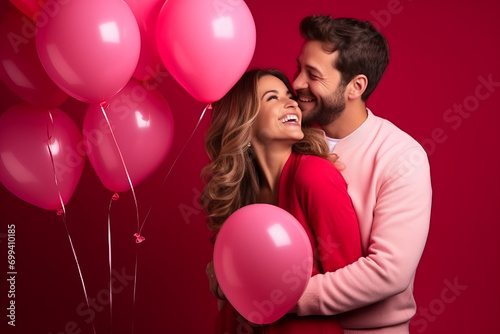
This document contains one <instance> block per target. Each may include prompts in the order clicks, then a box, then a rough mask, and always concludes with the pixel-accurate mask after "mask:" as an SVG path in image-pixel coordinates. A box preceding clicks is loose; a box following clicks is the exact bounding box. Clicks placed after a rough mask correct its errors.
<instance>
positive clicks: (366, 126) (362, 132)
mask: <svg viewBox="0 0 500 334" xmlns="http://www.w3.org/2000/svg"><path fill="white" fill-rule="evenodd" d="M366 111H367V113H368V117H367V118H366V119H365V121H364V122H363V123H362V124H361V125H360V126H359V127H358V128H357V129H356V130H354V131H353V132H352V133H351V134H349V135H348V136H346V137H344V138H342V139H341V140H340V141H339V142H338V143H337V145H335V148H334V149H333V152H337V151H340V150H343V149H345V148H347V147H349V146H351V145H355V144H357V143H360V142H362V141H363V140H364V138H365V137H366V135H367V134H368V132H369V131H370V129H371V128H372V126H373V124H374V123H375V121H376V116H375V115H373V113H372V112H371V110H370V109H368V108H366Z"/></svg>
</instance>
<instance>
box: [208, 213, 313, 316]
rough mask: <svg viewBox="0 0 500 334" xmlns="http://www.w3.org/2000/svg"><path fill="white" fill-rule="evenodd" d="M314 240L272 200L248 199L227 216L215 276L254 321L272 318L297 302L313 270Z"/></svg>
mask: <svg viewBox="0 0 500 334" xmlns="http://www.w3.org/2000/svg"><path fill="white" fill-rule="evenodd" d="M312 256H313V255H312V246H311V243H310V241H309V238H308V237H307V234H306V232H305V231H304V228H303V227H302V225H301V224H300V223H299V222H298V221H297V219H295V217H293V216H292V215H291V214H290V213H288V212H287V211H285V210H283V209H281V208H279V207H277V206H274V205H269V204H252V205H247V206H245V207H243V208H241V209H239V210H237V211H236V212H234V213H233V214H232V215H231V216H230V217H229V218H228V219H227V220H226V222H224V225H223V226H222V228H221V230H220V232H219V235H218V236H217V240H216V243H215V249H214V269H215V274H216V275H217V280H218V281H219V284H220V286H221V288H222V291H223V292H224V294H225V295H226V297H227V299H228V300H229V302H230V303H231V304H232V305H233V306H234V308H235V309H236V310H237V311H238V312H239V313H240V314H241V315H242V316H243V317H245V319H247V320H248V321H250V322H253V323H256V324H268V323H271V322H274V321H276V320H278V319H279V318H281V317H282V316H283V315H285V314H286V313H287V312H288V311H290V309H291V308H292V307H293V306H294V305H295V304H296V303H297V301H298V300H299V299H300V296H301V295H302V293H303V292H304V290H305V288H306V286H307V283H308V282H309V279H310V277H311V273H312V263H313V258H312Z"/></svg>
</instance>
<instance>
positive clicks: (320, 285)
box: [297, 147, 432, 315]
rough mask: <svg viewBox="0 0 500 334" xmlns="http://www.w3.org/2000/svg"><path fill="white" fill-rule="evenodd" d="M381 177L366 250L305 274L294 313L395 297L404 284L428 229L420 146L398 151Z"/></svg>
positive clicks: (328, 311)
mask: <svg viewBox="0 0 500 334" xmlns="http://www.w3.org/2000/svg"><path fill="white" fill-rule="evenodd" d="M394 161H397V163H394V164H393V167H392V168H391V169H389V170H388V171H387V173H386V174H385V177H384V178H383V179H382V182H383V183H382V184H381V186H380V189H379V192H378V196H377V204H376V206H375V209H374V212H373V214H374V219H373V226H372V233H371V237H370V246H369V249H368V254H367V255H366V256H365V257H361V258H360V259H358V260H357V261H356V262H354V263H352V264H350V265H348V266H346V267H344V268H342V269H339V270H336V271H334V272H328V273H325V274H319V275H316V276H314V277H311V279H310V281H309V284H308V286H307V288H306V291H305V292H304V294H303V295H302V297H301V299H300V300H299V302H298V304H297V313H298V314H299V315H334V314H338V313H343V312H347V311H350V310H353V309H357V308H360V307H363V306H366V305H369V304H373V303H375V302H378V301H381V300H383V299H386V298H388V297H390V296H393V295H396V294H398V293H400V292H402V291H404V290H406V289H407V288H408V286H409V285H410V284H411V280H412V278H413V276H414V274H415V271H416V268H417V265H418V263H419V261H420V257H421V256H422V252H423V249H424V246H425V242H426V239H427V234H428V230H429V220H430V210H431V193H432V190H431V183H430V170H429V164H428V161H427V155H426V154H425V151H424V150H423V149H422V148H421V147H418V148H412V149H408V150H407V151H405V152H403V153H402V154H401V155H400V157H399V159H395V160H394Z"/></svg>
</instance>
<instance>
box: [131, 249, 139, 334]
mask: <svg viewBox="0 0 500 334" xmlns="http://www.w3.org/2000/svg"><path fill="white" fill-rule="evenodd" d="M137 258H138V254H137V248H136V250H135V269H134V296H133V301H132V314H133V315H135V299H136V293H135V292H136V291H137ZM134 326H135V316H132V334H134Z"/></svg>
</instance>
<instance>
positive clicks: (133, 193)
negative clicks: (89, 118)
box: [99, 102, 144, 243]
mask: <svg viewBox="0 0 500 334" xmlns="http://www.w3.org/2000/svg"><path fill="white" fill-rule="evenodd" d="M99 105H100V107H101V111H102V114H103V115H104V119H105V120H106V123H107V124H108V127H109V132H110V133H111V137H112V138H113V141H114V143H115V146H116V149H117V151H118V155H119V156H120V160H121V162H122V165H123V169H124V170H125V174H126V175H127V180H128V183H129V185H130V189H131V190H132V196H133V198H134V204H135V214H136V219H137V228H138V229H139V206H138V204H137V197H136V195H135V190H134V185H133V184H132V180H131V179H130V174H129V172H128V169H127V165H126V164H125V159H123V154H122V151H121V150H120V146H119V145H118V141H117V140H116V137H115V133H114V131H113V128H112V127H111V123H110V122H109V119H108V115H106V111H105V110H104V109H105V108H107V107H108V104H107V102H101V103H100V104H99ZM134 236H135V237H136V240H135V242H136V243H141V242H143V241H144V237H142V236H141V235H140V234H139V232H138V233H135V234H134Z"/></svg>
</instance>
